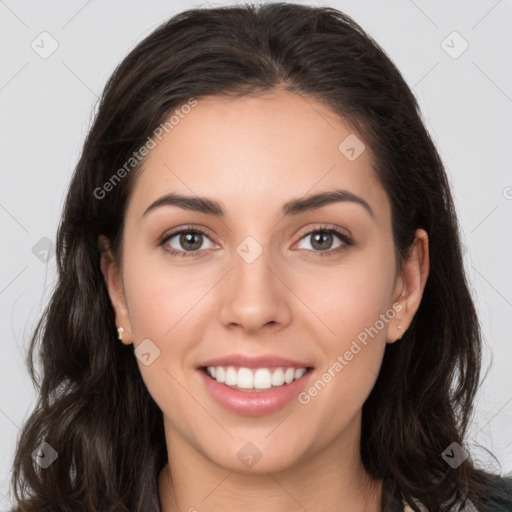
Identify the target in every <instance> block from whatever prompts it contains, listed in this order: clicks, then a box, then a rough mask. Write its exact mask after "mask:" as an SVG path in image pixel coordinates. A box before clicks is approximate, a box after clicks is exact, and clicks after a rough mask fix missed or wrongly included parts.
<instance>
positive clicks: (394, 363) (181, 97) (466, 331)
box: [12, 3, 512, 512]
mask: <svg viewBox="0 0 512 512" xmlns="http://www.w3.org/2000/svg"><path fill="white" fill-rule="evenodd" d="M278 86H279V87H284V88H285V89H286V90H289V91H292V92H294V93H296V94H299V95H303V96H304V97H311V98H315V99H317V100H319V101H321V102H323V103H324V104H325V105H327V106H328V107H329V108H330V109H332V111H334V112H336V113H337V114H339V115H340V116H343V118H344V119H345V120H346V121H347V122H348V123H349V124H350V125H351V126H352V127H353V128H354V130H356V131H357V133H360V134H363V139H364V141H365V143H366V144H368V146H369V147H370V148H371V151H372V152H373V154H374V156H375V158H376V161H377V164H378V169H377V174H378V178H379V180H380V182H381V183H382V185H383V187H384V188H385V190H386V192H387V194H388V195H389V198H390V201H391V205H392V226H393V238H394V244H395V249H396V259H397V263H398V264H400V263H401V261H402V259H403V258H404V257H405V256H406V254H407V251H408V248H409V247H410V244H411V242H412V240H413V237H414V232H415V230H416V229H417V228H423V229H425V230H426V231H427V233H428V235H429V247H430V275H429V277H428V280H427V284H426V287H425V290H424V295H423V298H422V301H421V304H420V307H419V309H418V311H417V313H416V315H415V317H414V319H413V322H412V324H411V326H410V328H409V329H408V330H407V332H406V334H405V336H404V337H403V339H402V340H401V341H400V342H399V343H395V344H390V345H388V346H387V348H386V352H385V355H384V361H383V364H382V369H381V371H380V374H379V376H378V379H377V382H376V384H375V387H374V389H373V390H372V392H371V394H370V396H369V398H368V399H367V401H366V402H365V404H364V406H363V426H362V438H361V455H362V460H363V463H364V466H365V468H366V469H367V471H368V472H369V474H371V475H372V476H374V477H376V478H381V479H383V483H384V486H383V489H384V492H383V502H382V509H383V510H390V511H391V510H400V509H401V508H400V500H401V497H402V496H404V497H405V499H406V500H407V502H408V503H409V504H410V505H411V506H412V507H413V509H414V510H417V508H416V507H415V506H414V504H413V501H412V499H413V498H416V499H418V500H420V501H421V502H422V503H423V504H424V505H426V507H427V508H428V509H429V510H430V511H435V512H438V511H445V510H448V504H449V503H451V502H452V501H455V500H458V499H461V498H463V497H464V496H469V498H470V499H471V500H472V501H473V503H474V504H475V505H476V506H477V507H479V508H480V510H481V511H485V510H494V509H493V508H492V506H493V505H496V506H497V505H499V504H500V503H501V505H502V506H503V507H508V508H507V510H512V491H511V490H510V487H509V488H508V490H506V489H505V487H504V486H502V490H499V484H500V480H499V479H498V478H497V477H493V476H492V475H490V474H487V473H483V472H482V471H480V470H477V469H476V468H475V467H474V466H473V464H472V462H471V459H467V460H466V461H464V462H463V463H462V464H460V465H459V466H458V467H457V468H451V467H450V466H449V465H448V464H447V462H446V461H445V460H444V459H443V457H442V456H441V454H442V453H443V451H444V450H445V449H446V448H447V447H449V446H450V445H451V444H452V443H458V444H459V445H461V446H464V439H465V433H466V428H467V426H468V423H469V421H470V420H471V415H472V407H473V398H474V395H475V392H476V390H477V389H478V385H479V374H480V359H481V333H480V328H479V322H478V318H477V314H476V311H475V306H474V303H473V299H472V297H471V293H470V291H469V287H468V281H467V278H466V275H465V273H464V266H463V260H462V256H461V244H460V240H459V228H458V224H457V218H456V214H455V210H454V205H453V200H452V196H451V193H450V188H449V183H448V180H447V176H446V173H445V170H444V168H443V164H442V162H441V159H440V157H439V155H438V152H437V151H436V148H435V147H434V144H433V142H432V140H431V138H430V136H429V134H428V132H427V130H426V129H425V127H424V125H423V122H422V120H421V115H420V110H419V107H418V104H417V101H416V99H415V97H414V96H413V94H412V92H411V90H410V89H409V87H408V86H407V84H406V82H405V81H404V79H403V77H402V76H401V74H400V72H399V71H398V70H397V68H396V67H395V66H394V64H393V63H392V62H391V60H390V59H389V58H388V57H387V55H386V54H385V52H384V51H383V50H382V49H381V48H380V46H379V45H378V44H377V43H376V42H375V41H374V40H373V39H372V38H371V37H370V36H369V35H368V34H366V33H365V31H364V30H363V29H362V28H361V27H360V26H359V25H358V24H357V23H356V22H355V21H354V20H352V19H351V18H350V17H349V16H347V15H345V14H343V13H341V12H339V11H338V10H335V9H333V8H327V7H313V6H305V5H298V4H290V3H273V4H267V5H261V6H253V5H243V6H236V7H234V6H231V7H221V8H212V9H192V10H188V11H185V12H181V13H180V14H178V15H176V16H174V17H172V18H171V19H170V20H168V21H167V22H165V23H164V24H162V25H161V26H160V27H158V28H157V29H156V30H155V31H154V32H153V33H151V34H150V35H149V36H148V37H146V38H145V39H144V40H143V41H142V42H140V44H138V45H137V46H136V47H135V48H134V49H133V50H132V51H131V52H130V53H129V55H128V56H127V57H126V58H125V59H124V60H123V61H122V62H121V64H120V65H119V66H118V67H117V69H116V70H115V71H114V73H113V74H112V76H111V77H110V79H109V80H108V82H107V84H106V87H105V90H104V92H103V95H102V97H101V101H100V104H99V108H98V112H97V115H96V117H95V120H94V123H93V125H92V127H91V129H90V131H89V133H88V136H87V138H86V141H85V144H84V147H83V151H82V154H81V156H80V159H79V162H78V164H77V166H76V168H75V171H74V173H73V176H72V179H71V183H70V187H69V191H68V194H67V198H66V202H65V206H64V211H63V215H62V219H61V223H60V225H59V229H58V233H57V241H56V252H57V265H58V280H57V283H56V286H55V289H54V291H53V295H52V297H51V300H50V302H49V304H48V307H47V308H46V310H45V311H44V315H43V317H42V318H41V320H40V322H39V324H38V325H37V328H36V331H35V332H34V335H33V337H32V339H31V344H30V349H29V354H28V357H27V363H28V366H29V370H30V372H31V375H32V378H33V380H34V383H35V384H36V385H37V386H38V389H39V395H38V401H37V405H36V407H35V410H34V411H33V413H32V414H31V416H30V418H29V419H28V421H27V422H26V424H25V425H24V427H23V429H22V432H21V435H20V437H19V441H18V445H17V451H16V456H15V460H14V465H13V478H12V485H13V489H14V494H15V497H16V501H17V509H16V510H17V511H37V512H41V511H45V510H52V511H70V512H71V511H72V512H76V511H86V512H90V511H95V512H97V511H129V512H148V511H151V510H158V498H157V496H156V493H157V491H156V489H157V479H158V474H159V472H160V470H161V469H162V467H163V466H164V465H165V463H166V461H167V454H166V445H165V438H164V431H163V420H162V413H161V411H160V410H159V408H158V407H157V405H156V404H155V402H154V401H153V399H152V397H151V396H150V395H149V393H148V391H147V389H146V387H145V385H144V383H143V381H142V378H141V375H140V372H139V369H138V366H137V363H136V359H135V357H134V354H133V350H132V349H131V348H129V347H126V346H125V345H123V344H121V343H119V341H118V340H117V337H116V326H115V323H114V313H113V309H112V306H111V303H110V300H109V297H108V294H107V289H106V286H105V283H104V280H103V277H102V274H101V271H100V264H99V261H100V248H99V247H98V243H97V240H98V235H100V234H104V235H105V236H106V237H107V238H108V239H109V241H110V243H111V247H112V249H113V251H114V254H115V255H116V257H117V258H118V259H119V258H120V256H121V245H122V233H123V218H124V213H125V209H126V204H127V199H128V197H129V196H130V193H131V190H132V189H133V186H134V183H135V177H136V174H137V170H138V169H139V168H140V167H141V166H142V165H144V160H143V159H142V160H141V161H140V162H138V163H136V164H135V165H134V166H133V168H131V169H130V170H129V171H127V172H126V176H124V175H123V179H121V180H119V182H116V183H115V186H114V185H112V186H111V187H109V188H108V194H107V195H106V197H105V195H103V192H101V193H99V192H98V190H99V191H105V190H106V189H107V187H105V184H106V183H107V182H109V180H111V179H112V176H113V175H114V174H115V173H116V171H117V170H118V169H120V168H122V167H123V165H125V163H126V162H127V161H129V159H130V158H131V157H132V155H133V154H134V152H137V151H138V150H139V148H140V147H141V146H142V145H143V144H144V143H145V142H146V140H147V138H148V137H150V136H152V135H153V132H154V130H155V128H156V127H157V126H159V125H160V124H161V123H163V122H165V120H166V119H167V118H168V117H169V115H170V114H171V113H172V112H173V111H174V110H175V109H177V108H179V107H180V105H183V104H185V103H186V102H188V101H189V99H190V98H191V97H193V98H195V99H200V98H201V97H204V96H207V95H232V96H233V97H235V96H241V95H245V94H259V93H261V92H264V91H269V90H271V89H273V88H275V87H278ZM111 183H112V182H111ZM102 195H103V197H102ZM36 356H39V357H40V363H41V378H40V380H39V379H38V377H37V376H36V372H35V371H34V369H35V366H34V359H35V357H36ZM43 441H45V442H47V443H48V444H49V445H50V446H52V447H53V448H54V449H55V450H56V451H57V452H58V459H57V460H56V461H55V462H54V463H53V464H52V465H50V466H49V467H48V468H46V469H44V470H42V469H41V468H40V467H38V466H37V464H35V463H34V462H33V460H32V457H31V454H32V452H33V451H34V449H35V448H36V447H37V446H38V445H39V444H40V443H41V442H43ZM503 482H504V481H502V483H503ZM493 496H494V497H493ZM500 500H501V501H500ZM504 509H505V508H504Z"/></svg>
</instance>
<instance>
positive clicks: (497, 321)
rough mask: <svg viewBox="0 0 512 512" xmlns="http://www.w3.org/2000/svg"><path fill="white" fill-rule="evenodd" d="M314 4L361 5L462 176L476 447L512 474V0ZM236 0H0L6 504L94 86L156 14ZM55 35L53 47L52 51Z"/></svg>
mask: <svg viewBox="0 0 512 512" xmlns="http://www.w3.org/2000/svg"><path fill="white" fill-rule="evenodd" d="M255 3H258V2H255ZM304 3H307V4H310V5H328V6H331V7H335V8H338V9H340V10H342V11H344V12H346V13H347V14H349V15H350V16H352V17H353V18H354V19H355V21H356V22H358V23H359V24H360V25H362V27H363V28H364V29H365V30H367V31H368V32H369V34H370V35H371V36H373V37H374V39H376V41H377V42H378V43H379V44H380V45H381V46H382V47H383V48H384V50H385V51H386V52H387V54H388V55H389V56H390V57H391V59H392V60H393V61H394V63H395V64H396V65H397V67H398V68H399V70H400V71H401V73H402V74H403V76H404V78H405V79H406V81H407V83H408V84H409V85H410V87H411V88H412V89H413V92H414V94H415V95H416V97H417V98H418V101H419V103H420V105H421V109H422V112H423V116H424V120H425V124H426V126H427V129H428V130H429V132H430V133H431V134H432V137H433V139H434V141H435V143H436V144H437V147H438V149H439V151H440V154H441V156H442V158H443V161H444V163H445V165H446V169H447V172H448V174H449V178H450V181H451V185H452V190H453V194H454V197H455V201H456V207H457V210H458V216H459V221H460V227H461V231H462V235H463V241H464V251H465V265H466V268H467V272H468V277H469V279H470V283H471V287H472V289H473V292H474V295H475V297H476V304H477V308H478V312H479V315H480V319H481V322H482V329H483V333H484V338H485V344H486V348H485V359H484V373H485V370H486V369H488V372H487V376H486V379H485V380H484V383H483V385H482V387H481V389H480V391H479V394H478V397H477V403H476V413H475V419H474V422H473V424H472V427H471V433H470V434H471V435H470V438H469V442H470V445H469V446H470V448H471V456H472V457H473V458H475V459H477V460H479V461H480V462H481V464H483V465H485V466H486V467H487V468H489V469H491V470H494V471H497V472H501V473H508V472H510V471H512V426H511V425H512V377H511V374H512V367H511V359H512V338H511V331H512V268H511V262H512V241H511V240H512V239H511V235H512V166H511V164H512V3H511V2H510V1H506V0H500V1H496V0H479V1H468V0H460V1H453V0H452V1H446V0H436V1H433V0H428V1H427V0H414V1H413V0H396V1H382V0H374V1H368V0H360V1H357V2H356V1H341V0H339V1H334V0H333V1H326V2H316V1H312V2H304ZM227 4H231V2H213V1H211V2H192V1H190V0H189V1H173V2H170V1H126V0H125V1H122V2H121V1H119V2H114V1H105V0H103V1H98V0H89V1H87V0H81V1H70V0H66V1H64V0H62V1H49V0H47V1H45V2H39V1H35V0H34V1H20V0H1V1H0V55H1V66H0V162H1V163H0V169H1V178H0V229H1V241H2V244H1V247H3V249H2V251H1V253H2V256H1V265H0V272H1V273H0V314H1V321H0V340H1V341H0V432H1V435H0V508H1V509H2V510H5V509H7V508H8V506H9V505H8V504H9V501H8V498H7V497H6V493H7V491H8V478H9V471H10V466H11V462H12V457H13V453H14V446H15V442H16V439H17V436H18V434H19V429H20V426H21V425H22V424H23V422H24V420H25V418H26V417H27V416H28V414H29V412H30V410H31V408H32V407H33V405H34V399H35V393H34V389H33V387H32V384H31V381H30V379H29V376H28V373H27V371H26V367H25V350H26V346H27V342H28V340H29V337H30V335H31V333H32V331H33V329H34V326H35V324H36V321H37V320H38V318H39V316H40V314H41V311H42V308H43V307H44V306H45V304H46V303H47V301H48V299H49V295H50V291H51V288H52V286H53V284H54V280H55V257H54V255H53V253H52V244H53V243H54V242H55V234H56V229H57V225H58V222H59V218H60V214H61V209H62V205H63V199H64V196H65V192H66V189H67V186H68V183H69V179H70V177H71V173H72V171H73V169H74V166H75V164H76V162H77V160H78V157H79V153H80V150H81V146H82V144H83V141H84V138H85V135H86V133H87V130H88V128H89V126H90V124H91V121H92V117H93V113H94V111H95V104H96V101H97V98H98V96H99V94H100V93H101V90H102V88H103V86H104V84H105V82H106V80H107V78H108V77H109V75H110V74H111V73H112V71H113V70H114V68H115V66H116V65H117V64H118V63H119V62H120V61H121V60H122V58H123V57H124V56H125V55H126V54H127V53H128V52H129V51H130V49H132V48H133V47H134V46H135V44H136V43H138V42H139V41H140V40H141V39H143V38H144V37H145V36H147V35H148V34H149V33H150V32H151V31H152V30H153V29H154V28H156V26H157V25H159V24H160V23H162V22H163V21H165V20H166V19H168V18H169V17H170V16H172V15H173V14H175V13H177V12H179V11H181V10H184V9H187V8H192V7H199V6H201V7H208V6H220V5H227ZM43 32H45V33H46V34H41V33H43ZM454 32H456V34H454ZM41 39H43V40H44V42H43V43H41ZM466 46H467V48H466ZM54 47H55V48H56V49H55V50H54V51H53V53H51V55H46V54H45V52H47V53H48V52H50V51H52V50H53V49H54ZM432 321H433V322H435V321H436V319H435V318H433V319H432ZM477 444H481V445H482V446H484V447H486V448H488V449H489V450H491V451H492V452H493V453H494V454H495V455H496V457H497V459H498V461H496V460H493V459H492V458H490V457H489V455H488V454H487V452H486V451H485V450H484V449H482V448H479V447H477V446H476V445H477Z"/></svg>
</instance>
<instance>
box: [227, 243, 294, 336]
mask: <svg viewBox="0 0 512 512" xmlns="http://www.w3.org/2000/svg"><path fill="white" fill-rule="evenodd" d="M244 249H246V250H245V252H244ZM261 249H262V248H260V249H258V248H257V247H256V246H255V245H254V244H253V245H251V242H250V241H249V242H248V244H247V245H245V246H244V244H241V246H239V247H238V248H237V253H236V254H235V255H234V257H233V259H232V261H233V266H232V269H231V271H230V272H229V274H228V275H227V276H226V277H225V279H224V280H223V283H222V293H221V297H222V298H221V300H222V304H221V308H220V312H219V317H220V322H221V323H222V325H224V326H225V327H227V328H231V329H232V328H233V326H237V327H238V328H239V329H243V330H244V331H246V332H247V333H254V332H257V331H259V330H261V329H262V328H263V327H266V326H268V328H272V329H276V328H277V327H280V328H282V327H284V326H285V325H287V324H288V323H289V322H290V318H291V311H290V307H289V299H290V294H291V292H290V289H289V288H288V287H287V286H286V278H285V276H284V275H282V274H283V272H282V271H280V270H279V267H278V266H277V265H276V264H275V263H274V264H272V262H271V261H269V258H268V257H267V252H266V251H264V250H263V251H262V250H261ZM255 251H257V253H259V254H257V253H255ZM266 328H267V327H266Z"/></svg>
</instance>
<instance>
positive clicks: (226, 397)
mask: <svg viewBox="0 0 512 512" xmlns="http://www.w3.org/2000/svg"><path fill="white" fill-rule="evenodd" d="M211 366H215V365H211ZM218 366H223V365H218ZM301 367H302V368H304V367H305V366H301ZM197 372H198V373H199V375H200V378H201V379H202V382H203V384H204V385H205V387H206V389H207V390H208V392H209V394H210V395H211V396H212V397H213V399H214V400H215V401H216V402H217V403H218V404H219V405H220V406H221V407H223V408H224V409H226V410H228V411H230V412H233V413H235V414H242V415H245V416H263V415H265V414H270V413H273V412H276V411H278V410H280V409H282V408H283V407H284V406H285V405H287V404H289V403H290V402H291V401H292V400H293V399H294V398H296V397H297V396H298V395H299V393H300V392H301V391H302V390H303V389H304V388H305V386H306V384H307V382H308V381H309V378H310V377H311V375H312V373H313V371H311V370H310V371H307V372H306V373H305V374H304V375H303V376H302V377H301V378H300V379H297V380H294V381H293V382H291V383H290V384H284V385H283V386H278V387H276V388H274V389H271V390H270V391H253V390H249V391H238V390H237V389H234V388H230V387H229V386H226V385H225V384H220V383H219V382H217V381H216V380H215V379H212V378H211V377H209V376H208V375H207V374H206V372H205V371H204V370H202V369H198V370H197Z"/></svg>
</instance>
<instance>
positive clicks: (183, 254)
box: [158, 225, 353, 258]
mask: <svg viewBox="0 0 512 512" xmlns="http://www.w3.org/2000/svg"><path fill="white" fill-rule="evenodd" d="M183 233H201V234H202V235H204V236H206V237H208V238H210V237H209V235H208V233H207V232H206V231H204V230H203V229H201V228H197V227H193V226H186V227H185V228H182V229H179V230H177V231H173V232H171V233H168V234H165V235H164V236H163V238H162V239H161V240H160V242H159V244H158V245H160V246H164V245H165V244H166V243H167V242H168V241H169V240H170V239H171V238H173V237H174V236H176V235H181V234H183ZM314 233H329V234H334V235H336V236H338V238H339V239H340V240H341V241H342V242H343V245H340V246H339V247H336V248H335V249H328V250H325V251H313V250H311V249H305V250H306V251H308V252H309V253H313V254H314V255H313V257H320V258H323V257H325V256H333V255H335V254H338V253H339V252H341V251H343V250H345V249H347V247H350V246H351V245H353V242H352V240H351V239H350V238H349V237H348V236H347V235H345V233H343V232H341V231H340V230H339V229H337V228H333V227H328V226H326V225H320V226H317V227H316V228H315V229H313V230H311V231H308V232H307V233H304V234H303V235H302V236H301V237H300V239H299V241H300V240H302V239H303V238H305V237H307V236H309V235H312V234H314ZM164 250H165V251H166V252H168V253H169V254H170V255H171V256H179V257H183V258H188V257H194V256H195V255H197V254H198V253H199V252H201V251H178V250H176V249H169V248H164Z"/></svg>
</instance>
